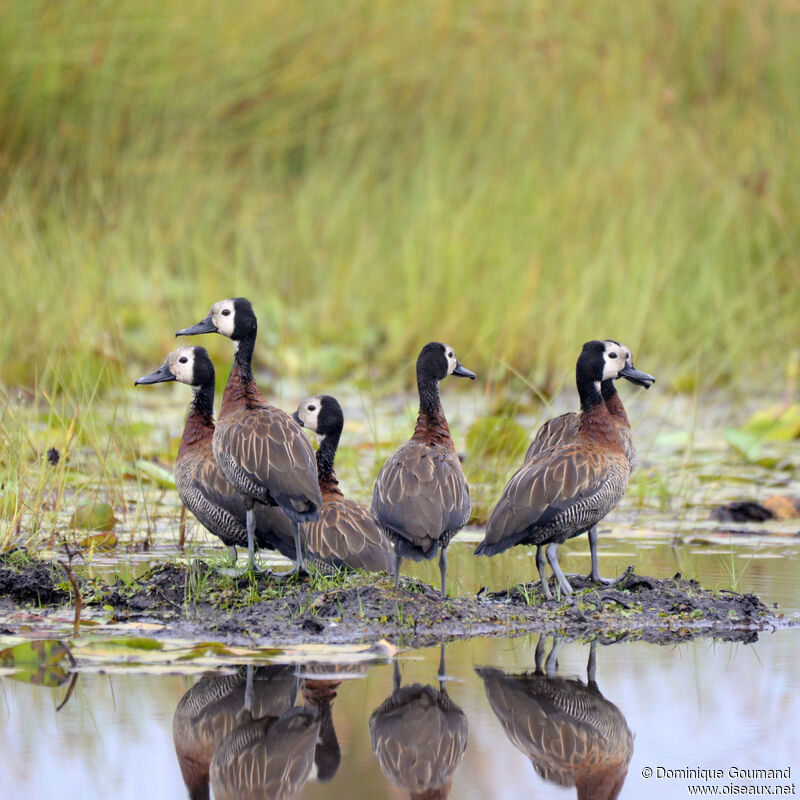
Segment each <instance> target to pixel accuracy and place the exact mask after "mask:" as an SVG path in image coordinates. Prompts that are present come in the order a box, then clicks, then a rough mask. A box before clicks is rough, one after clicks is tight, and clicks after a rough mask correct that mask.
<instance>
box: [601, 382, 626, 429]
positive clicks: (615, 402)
mask: <svg viewBox="0 0 800 800" xmlns="http://www.w3.org/2000/svg"><path fill="white" fill-rule="evenodd" d="M600 394H602V395H603V400H604V401H605V404H606V408H607V409H608V413H609V414H611V416H612V417H614V418H615V419H617V420H619V421H620V422H621V423H622V424H623V425H627V426H628V427H629V428H630V423H629V422H628V415H627V414H626V413H625V406H623V405H622V398H621V397H620V396H619V393H618V392H617V388H616V386H614V381H603V383H602V384H601V385H600Z"/></svg>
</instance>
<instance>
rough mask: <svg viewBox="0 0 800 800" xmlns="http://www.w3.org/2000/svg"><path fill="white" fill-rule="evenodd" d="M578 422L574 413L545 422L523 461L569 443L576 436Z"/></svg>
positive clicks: (578, 415)
mask: <svg viewBox="0 0 800 800" xmlns="http://www.w3.org/2000/svg"><path fill="white" fill-rule="evenodd" d="M580 421H581V418H580V414H578V413H577V412H575V411H569V412H567V413H566V414H561V415H559V416H558V417H553V418H552V419H549V420H547V422H545V423H544V424H543V425H542V427H541V428H539V430H538V431H537V433H536V437H535V438H534V440H533V441H532V442H531V444H530V446H529V447H528V450H527V452H526V453H525V461H530V460H531V459H532V458H533V457H534V456H538V455H541V454H542V453H545V452H547V451H548V450H550V449H551V448H553V447H558V446H561V445H563V444H566V443H567V442H571V441H572V440H573V439H574V438H575V437H576V436H577V435H578V428H579V427H580Z"/></svg>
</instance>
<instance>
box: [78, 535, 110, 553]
mask: <svg viewBox="0 0 800 800" xmlns="http://www.w3.org/2000/svg"><path fill="white" fill-rule="evenodd" d="M78 544H79V545H80V546H81V547H82V548H84V549H85V550H113V549H114V548H115V547H116V546H117V534H116V533H113V532H112V531H102V532H100V533H90V534H89V535H88V536H84V537H83V539H81V540H80V542H78Z"/></svg>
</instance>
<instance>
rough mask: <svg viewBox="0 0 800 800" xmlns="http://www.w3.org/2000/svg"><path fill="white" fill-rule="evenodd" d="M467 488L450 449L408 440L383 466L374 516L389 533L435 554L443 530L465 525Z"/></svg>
mask: <svg viewBox="0 0 800 800" xmlns="http://www.w3.org/2000/svg"><path fill="white" fill-rule="evenodd" d="M470 508H471V505H470V499H469V487H468V486H467V480H466V478H465V477H464V472H463V470H462V469H461V463H460V462H459V460H458V456H457V455H456V454H455V453H454V452H453V451H452V450H450V449H449V448H445V447H438V446H431V445H427V444H422V443H420V442H414V441H411V442H407V443H406V444H404V445H403V446H402V447H401V448H400V449H399V450H397V452H395V453H394V455H392V456H391V457H390V458H389V460H388V461H387V462H386V463H385V464H384V465H383V467H382V468H381V471H380V473H379V474H378V479H377V480H376V482H375V488H374V490H373V493H372V516H373V517H375V520H376V521H377V522H378V524H379V525H380V526H381V527H382V528H384V530H386V532H387V534H388V535H389V536H390V537H399V540H400V544H401V548H402V545H403V543H406V544H408V545H411V547H412V548H414V550H413V551H412V550H403V549H401V552H402V554H403V555H404V556H405V557H407V558H416V559H419V558H421V557H428V558H431V557H433V555H435V553H436V551H437V550H438V543H439V542H440V540H442V539H443V538H449V537H443V534H445V533H452V532H455V531H458V530H459V529H460V528H462V527H463V526H464V525H465V524H466V523H467V520H468V519H469V514H470Z"/></svg>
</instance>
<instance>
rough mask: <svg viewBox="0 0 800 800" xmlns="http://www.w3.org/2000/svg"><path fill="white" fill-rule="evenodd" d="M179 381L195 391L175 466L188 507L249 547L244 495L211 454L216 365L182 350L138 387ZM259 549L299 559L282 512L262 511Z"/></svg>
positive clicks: (232, 543) (194, 350) (226, 539)
mask: <svg viewBox="0 0 800 800" xmlns="http://www.w3.org/2000/svg"><path fill="white" fill-rule="evenodd" d="M165 381H179V382H180V383H186V384H188V385H189V386H191V387H192V388H193V389H194V399H193V400H192V403H191V405H190V407H189V413H188V415H187V417H186V424H185V425H184V428H183V436H182V437H181V443H180V446H179V447H178V458H177V459H176V461H175V484H176V486H177V488H178V495H179V496H180V498H181V500H182V501H183V504H184V505H185V506H186V507H187V508H188V509H189V511H191V512H192V514H194V515H195V517H197V519H198V520H199V521H200V522H201V523H202V524H203V525H204V526H205V527H206V528H207V529H208V530H209V531H211V533H213V534H214V535H215V536H218V537H219V538H220V539H221V540H222V541H223V543H224V544H226V545H228V547H229V548H230V550H231V557H232V558H233V560H234V561H236V546H237V545H238V546H239V547H247V528H246V518H247V511H246V509H245V505H244V501H243V500H242V496H241V495H240V494H239V492H237V491H236V489H234V488H233V487H232V486H231V485H230V483H228V481H227V480H226V479H225V476H224V475H223V474H222V473H221V472H220V470H219V468H218V467H217V463H216V461H215V460H214V454H213V452H212V450H211V440H212V437H213V435H214V365H213V364H212V363H211V359H210V358H209V357H208V353H207V352H206V349H205V348H204V347H180V348H178V349H177V350H174V351H173V352H172V353H170V354H169V355H168V356H167V359H166V361H165V362H164V363H163V364H162V365H161V366H160V367H159V368H158V369H157V370H155V372H151V373H150V374H149V375H146V376H145V377H143V378H139V380H137V381H136V385H140V384H151V383H163V382H165ZM255 538H256V544H258V546H259V547H260V548H267V549H272V550H278V551H279V552H280V553H282V554H283V555H285V556H286V557H288V558H294V557H295V556H294V533H293V526H292V523H291V522H290V520H289V518H288V517H287V516H286V515H285V514H284V513H283V512H282V511H281V510H280V509H278V508H270V507H267V506H259V507H258V508H257V509H256V532H255Z"/></svg>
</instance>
